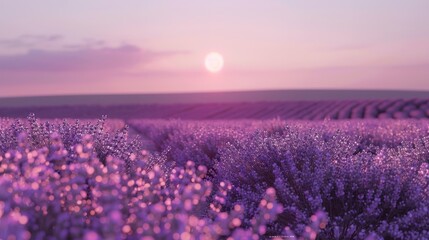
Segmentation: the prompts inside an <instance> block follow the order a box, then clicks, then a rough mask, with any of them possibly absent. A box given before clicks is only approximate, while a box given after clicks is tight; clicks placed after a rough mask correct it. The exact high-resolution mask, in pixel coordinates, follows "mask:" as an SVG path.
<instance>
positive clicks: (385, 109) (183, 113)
mask: <svg viewBox="0 0 429 240" xmlns="http://www.w3.org/2000/svg"><path fill="white" fill-rule="evenodd" d="M28 112H35V113H36V114H37V115H38V116H39V117H42V118H98V117H99V116H101V115H103V114H105V113H109V117H110V118H119V119H132V118H150V119H171V118H180V119H195V120H197V119H198V120H201V119H207V120H211V119H273V118H279V119H292V120H294V119H295V120H323V119H375V118H378V119H409V118H412V119H422V118H429V99H408V100H404V99H397V100H394V99H391V100H367V101H365V100H348V101H302V102H247V103H245V102H244V103H202V104H165V105H164V104H151V105H123V106H114V105H111V106H62V107H31V108H0V116H3V117H25V116H26V115H27V114H28Z"/></svg>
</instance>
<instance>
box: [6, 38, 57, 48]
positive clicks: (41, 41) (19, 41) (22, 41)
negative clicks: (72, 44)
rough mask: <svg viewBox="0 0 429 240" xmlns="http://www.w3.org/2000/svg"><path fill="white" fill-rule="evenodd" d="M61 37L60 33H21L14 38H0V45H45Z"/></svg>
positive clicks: (27, 46) (16, 46)
mask: <svg viewBox="0 0 429 240" xmlns="http://www.w3.org/2000/svg"><path fill="white" fill-rule="evenodd" d="M62 39H63V36H62V35H59V34H52V35H30V34H27V35H22V36H19V37H16V38H8V39H0V46H1V47H5V48H13V49H14V48H32V47H35V46H39V45H45V44H49V43H53V42H59V41H61V40H62Z"/></svg>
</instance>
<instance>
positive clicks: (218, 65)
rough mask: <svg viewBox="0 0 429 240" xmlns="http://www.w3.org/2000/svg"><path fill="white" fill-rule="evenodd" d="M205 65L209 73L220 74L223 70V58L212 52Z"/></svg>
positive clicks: (208, 55)
mask: <svg viewBox="0 0 429 240" xmlns="http://www.w3.org/2000/svg"><path fill="white" fill-rule="evenodd" d="M204 65H205V66H206V69H207V70H208V71H209V72H212V73H216V72H219V71H220V70H222V68H223V57H222V55H220V54H219V53H217V52H211V53H209V54H207V56H206V58H205V60H204Z"/></svg>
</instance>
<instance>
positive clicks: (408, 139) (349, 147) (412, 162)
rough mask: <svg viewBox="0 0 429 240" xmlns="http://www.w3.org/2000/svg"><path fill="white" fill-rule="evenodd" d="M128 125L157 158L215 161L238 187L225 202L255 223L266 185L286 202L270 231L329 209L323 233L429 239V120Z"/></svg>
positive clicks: (213, 169)
mask: <svg viewBox="0 0 429 240" xmlns="http://www.w3.org/2000/svg"><path fill="white" fill-rule="evenodd" d="M129 124H130V125H131V127H132V128H134V129H136V130H137V131H139V132H140V133H141V134H142V136H144V137H145V138H147V139H151V140H152V141H153V145H154V150H156V151H157V153H156V154H157V155H158V157H160V158H162V159H163V160H164V161H165V162H166V163H169V162H170V163H174V164H176V165H178V166H183V165H184V164H185V163H186V161H188V160H190V159H192V160H193V161H194V162H196V164H197V165H199V164H201V165H205V166H207V167H208V179H210V181H211V182H213V183H215V184H216V183H219V182H220V181H225V180H227V181H228V182H230V183H231V184H232V186H233V188H232V190H231V194H229V195H228V198H227V200H226V201H225V204H226V205H225V207H224V209H232V208H233V205H231V203H236V202H240V203H241V204H242V205H243V206H244V208H245V209H246V212H245V217H244V222H243V224H244V225H250V224H251V222H250V220H249V219H252V216H254V214H255V212H256V211H257V207H258V203H259V199H260V196H261V195H263V194H264V192H265V189H267V188H274V189H275V190H276V192H277V197H278V201H279V202H280V203H281V204H282V206H283V207H284V208H283V211H282V213H281V214H280V215H279V216H278V218H277V220H276V221H275V222H274V223H273V224H269V225H268V227H267V231H268V232H269V233H273V234H275V233H280V232H282V229H284V227H285V226H289V227H290V229H291V230H293V231H294V232H296V233H305V231H306V227H305V226H306V224H308V219H309V217H310V216H311V215H312V214H313V213H314V212H316V211H320V210H321V211H323V212H326V213H327V215H328V218H329V221H328V225H326V226H325V227H324V229H323V230H322V231H321V232H320V234H319V235H318V237H319V238H320V239H364V238H365V237H367V236H368V235H370V234H374V235H373V236H379V237H383V238H385V239H427V238H429V164H428V163H429V122H428V121H418V120H402V121H398V120H366V121H362V120H360V121H357V120H354V121H353V120H349V121H322V122H320V121H311V122H308V121H307V122H305V121H295V122H294V121H292V122H291V121H289V122H285V121H280V120H273V121H206V122H192V121H177V120H176V121H148V120H133V121H130V122H129Z"/></svg>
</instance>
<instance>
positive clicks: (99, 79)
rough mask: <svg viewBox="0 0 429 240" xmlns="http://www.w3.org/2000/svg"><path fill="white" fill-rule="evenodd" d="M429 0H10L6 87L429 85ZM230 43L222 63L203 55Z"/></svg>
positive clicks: (137, 89) (65, 90) (66, 90)
mask: <svg viewBox="0 0 429 240" xmlns="http://www.w3.org/2000/svg"><path fill="white" fill-rule="evenodd" d="M427 9H429V2H428V1H426V0H415V1H395V0H394V1H387V0H380V1H376V2H375V1H370V0H363V1H358V2H357V1H354V2H346V1H340V0H335V1H329V3H328V2H325V1H323V2H322V1H320V2H315V3H305V2H303V1H244V0H239V1H226V0H219V1H211V2H202V1H196V0H194V1H175V2H173V3H168V4H167V3H166V2H162V1H152V2H149V1H129V2H127V4H125V3H123V2H122V3H121V2H119V1H107V0H104V1H101V0H94V1H83V0H76V1H69V2H67V3H64V2H59V1H54V0H46V1H45V0H44V1H40V2H28V3H26V7H25V8H23V7H22V3H19V2H18V1H9V2H6V3H5V2H2V3H1V6H0V84H1V86H2V87H1V88H0V96H25V95H62V94H93V93H155V92H156V93H161V92H200V91H231V90H258V89H261V90H266V89H398V90H429V25H428V24H427V23H428V22H429V15H428V14H427ZM211 51H217V52H219V53H221V54H222V55H223V57H224V59H225V66H224V69H222V71H221V72H219V73H216V74H213V73H209V72H208V71H206V70H205V69H204V57H205V55H206V54H207V53H209V52H211Z"/></svg>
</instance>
